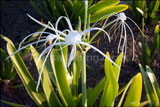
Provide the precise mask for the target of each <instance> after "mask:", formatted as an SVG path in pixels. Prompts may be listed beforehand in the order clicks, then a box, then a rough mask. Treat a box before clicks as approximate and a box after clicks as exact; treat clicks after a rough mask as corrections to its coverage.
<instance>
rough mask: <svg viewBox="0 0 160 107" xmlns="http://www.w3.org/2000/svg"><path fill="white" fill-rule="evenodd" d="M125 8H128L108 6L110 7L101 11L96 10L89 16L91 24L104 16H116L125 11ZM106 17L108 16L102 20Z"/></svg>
mask: <svg viewBox="0 0 160 107" xmlns="http://www.w3.org/2000/svg"><path fill="white" fill-rule="evenodd" d="M127 8H128V6H127V5H117V6H110V7H106V8H104V9H101V10H97V11H95V12H94V13H93V14H91V23H93V22H96V21H97V20H99V19H100V18H102V17H103V16H105V15H110V14H111V13H112V14H116V13H119V12H121V11H124V10H126V9H127ZM107 17H108V16H106V17H104V19H105V18H107Z"/></svg>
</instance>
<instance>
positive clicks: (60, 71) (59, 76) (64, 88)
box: [50, 50, 75, 106]
mask: <svg viewBox="0 0 160 107" xmlns="http://www.w3.org/2000/svg"><path fill="white" fill-rule="evenodd" d="M61 57H62V56H61V55H59V54H58V52H57V51H56V50H52V52H51V55H50V60H51V65H52V68H53V73H54V76H55V79H56V85H57V88H58V92H59V95H60V97H61V99H62V101H63V103H64V105H65V106H74V105H75V102H74V99H73V96H72V93H71V90H70V87H69V84H68V80H67V77H69V78H70V74H67V73H66V70H65V68H64V65H63V62H62V59H61Z"/></svg>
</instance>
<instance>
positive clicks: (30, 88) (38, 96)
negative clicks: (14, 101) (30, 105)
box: [7, 42, 48, 106]
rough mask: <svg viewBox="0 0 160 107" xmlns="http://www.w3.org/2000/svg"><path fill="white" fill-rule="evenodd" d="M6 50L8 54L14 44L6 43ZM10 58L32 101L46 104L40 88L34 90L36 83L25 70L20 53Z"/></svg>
mask: <svg viewBox="0 0 160 107" xmlns="http://www.w3.org/2000/svg"><path fill="white" fill-rule="evenodd" d="M7 50H8V53H9V55H11V54H12V53H14V52H15V51H16V49H15V47H14V45H13V44H12V43H10V42H8V43H7ZM11 59H12V62H13V64H14V66H15V68H16V70H17V73H18V75H19V77H20V78H21V80H22V82H23V84H24V86H25V88H26V90H27V92H28V94H29V95H30V97H31V98H32V99H33V100H34V102H35V103H36V104H37V105H39V106H40V105H41V106H43V105H44V106H45V105H46V106H47V105H48V104H47V102H46V98H45V96H44V94H43V93H42V92H41V91H40V90H39V92H36V83H35V81H34V79H33V78H32V76H31V74H30V73H29V71H28V70H27V67H26V66H25V64H24V62H23V60H22V58H21V57H20V55H19V54H18V53H17V54H15V55H13V56H11Z"/></svg>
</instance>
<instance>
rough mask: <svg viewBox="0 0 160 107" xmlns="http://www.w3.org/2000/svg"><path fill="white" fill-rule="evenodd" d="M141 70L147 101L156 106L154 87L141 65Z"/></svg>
mask: <svg viewBox="0 0 160 107" xmlns="http://www.w3.org/2000/svg"><path fill="white" fill-rule="evenodd" d="M139 68H140V70H141V73H142V77H143V81H144V86H145V90H146V96H147V99H148V101H149V102H151V105H155V104H156V99H155V96H154V92H153V90H152V86H151V84H150V81H149V79H148V78H147V74H146V73H145V71H144V69H143V67H142V66H141V65H140V64H139Z"/></svg>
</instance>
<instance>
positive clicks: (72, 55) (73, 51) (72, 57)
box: [68, 44, 76, 66]
mask: <svg viewBox="0 0 160 107" xmlns="http://www.w3.org/2000/svg"><path fill="white" fill-rule="evenodd" d="M75 55H76V46H75V44H74V45H73V47H72V50H71V53H70V56H69V60H68V66H70V64H71V62H72V61H73V59H74V57H75Z"/></svg>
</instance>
